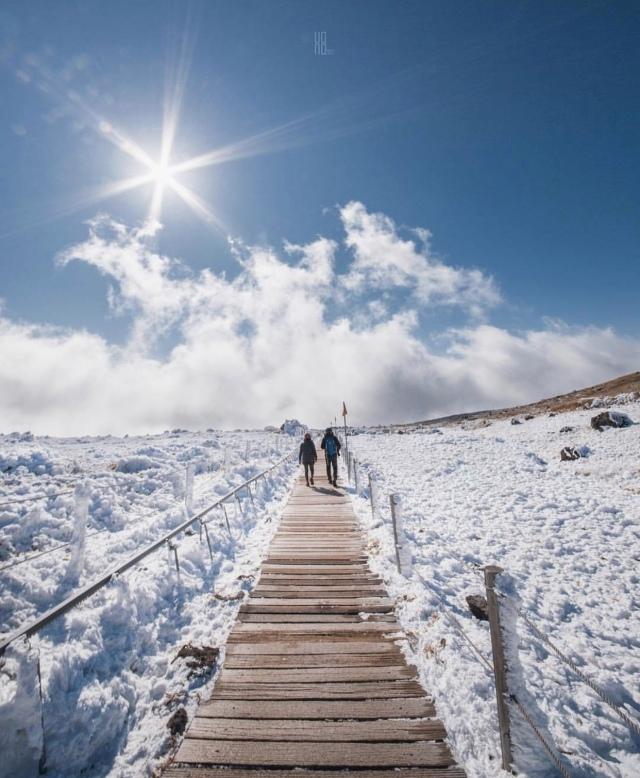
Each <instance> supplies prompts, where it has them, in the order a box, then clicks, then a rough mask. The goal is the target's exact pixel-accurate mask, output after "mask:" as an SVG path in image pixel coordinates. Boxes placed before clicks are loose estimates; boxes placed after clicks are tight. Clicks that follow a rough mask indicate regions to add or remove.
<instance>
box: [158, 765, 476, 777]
mask: <svg viewBox="0 0 640 778" xmlns="http://www.w3.org/2000/svg"><path fill="white" fill-rule="evenodd" d="M350 774H352V773H349V772H348V771H346V770H344V771H341V772H337V771H336V770H310V769H306V770H304V769H297V770H295V772H294V771H293V770H274V769H270V770H269V769H265V770H263V769H260V768H259V767H253V768H248V769H244V768H241V767H240V768H237V767H190V766H181V767H180V766H175V765H173V766H171V767H169V768H168V769H167V770H166V771H165V772H164V773H163V778H341V777H342V778H346V777H347V776H349V775H350ZM354 778H465V772H464V770H462V769H461V768H459V767H455V766H453V767H443V768H438V767H435V768H430V767H413V768H411V767H406V768H396V769H389V770H384V769H382V770H362V769H361V770H358V771H357V773H356V774H355V775H354Z"/></svg>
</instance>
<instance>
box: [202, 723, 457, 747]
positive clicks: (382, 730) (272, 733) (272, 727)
mask: <svg viewBox="0 0 640 778" xmlns="http://www.w3.org/2000/svg"><path fill="white" fill-rule="evenodd" d="M446 734H447V733H446V731H445V728H444V726H443V724H442V722H441V721H439V720H438V719H406V720H402V719H386V720H385V719H379V720H377V721H308V720H305V719H263V720H260V719H214V718H205V717H203V718H196V719H195V721H194V722H193V723H192V724H191V726H190V727H189V730H188V732H187V737H191V738H197V739H201V740H271V741H277V740H280V741H287V742H290V743H297V742H304V743H308V742H313V741H326V742H328V741H331V742H352V743H353V742H362V741H366V742H369V743H372V742H384V743H397V742H399V743H403V742H411V741H414V740H442V739H444V738H445V737H446Z"/></svg>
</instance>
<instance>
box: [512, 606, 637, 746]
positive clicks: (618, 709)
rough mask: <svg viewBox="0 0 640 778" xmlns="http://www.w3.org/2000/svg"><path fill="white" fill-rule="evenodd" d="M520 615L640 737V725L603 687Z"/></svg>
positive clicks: (522, 612) (540, 638)
mask: <svg viewBox="0 0 640 778" xmlns="http://www.w3.org/2000/svg"><path fill="white" fill-rule="evenodd" d="M518 615H519V616H520V618H521V619H522V620H523V621H524V623H525V624H526V625H527V626H528V627H529V629H530V630H531V631H532V632H533V634H534V635H535V636H536V637H537V638H538V640H540V641H541V642H542V643H544V644H545V645H546V646H548V647H549V648H550V649H551V650H552V651H553V653H554V654H555V655H556V656H557V657H558V659H560V660H561V661H562V662H564V664H566V665H567V666H568V667H569V668H570V669H571V670H572V672H573V673H574V674H575V675H577V676H578V678H579V679H580V680H581V681H582V682H583V683H586V684H587V686H589V688H590V689H592V690H593V691H594V692H595V693H596V694H597V695H598V697H600V699H601V700H602V701H603V702H604V703H605V704H606V705H608V706H609V707H610V708H611V710H613V711H614V713H616V714H617V715H618V716H619V717H620V718H621V719H622V720H623V721H624V723H625V724H626V725H627V726H628V727H629V729H630V730H631V731H632V732H635V734H636V735H640V724H638V722H637V721H634V720H633V719H632V718H631V717H630V716H628V715H627V714H626V713H625V711H624V710H623V709H622V708H621V707H620V706H619V705H618V704H617V703H616V702H615V701H614V700H613V698H612V697H611V696H610V695H609V694H607V692H605V690H604V689H603V688H602V687H601V686H599V685H598V684H597V683H596V682H595V681H594V680H593V679H592V678H590V677H589V676H588V675H586V673H584V672H582V670H581V669H580V668H579V667H578V665H577V664H576V663H575V662H574V661H573V659H571V657H569V656H567V655H566V654H565V653H563V651H562V650H561V649H560V648H558V646H557V645H556V644H555V643H554V642H553V641H552V640H551V638H550V637H549V636H548V635H545V634H544V632H542V631H541V630H539V629H538V627H536V625H535V624H534V623H533V622H532V621H531V619H530V618H529V617H528V616H527V614H526V613H525V612H524V611H523V610H522V609H519V610H518Z"/></svg>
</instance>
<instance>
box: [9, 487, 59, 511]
mask: <svg viewBox="0 0 640 778" xmlns="http://www.w3.org/2000/svg"><path fill="white" fill-rule="evenodd" d="M73 491H74V490H73V489H66V490H65V491H64V492H53V493H52V494H37V495H35V496H33V495H29V496H28V497H21V498H19V499H15V500H8V501H7V502H0V508H7V507H9V506H10V505H20V504H21V503H24V502H37V501H38V500H48V499H53V498H54V497H63V496H64V495H65V494H73Z"/></svg>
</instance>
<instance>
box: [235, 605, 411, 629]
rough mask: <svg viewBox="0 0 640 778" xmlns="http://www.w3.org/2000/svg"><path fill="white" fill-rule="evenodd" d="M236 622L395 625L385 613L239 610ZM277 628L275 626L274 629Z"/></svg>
mask: <svg viewBox="0 0 640 778" xmlns="http://www.w3.org/2000/svg"><path fill="white" fill-rule="evenodd" d="M238 621H239V622H240V623H241V624H274V625H278V624H363V623H367V624H370V623H371V622H376V623H378V622H385V623H387V624H391V623H393V624H395V623H396V617H395V616H389V615H388V614H386V613H372V614H370V615H368V617H367V618H363V617H362V616H361V615H360V612H359V611H358V612H356V613H323V612H320V613H308V612H306V611H305V612H303V613H270V612H267V613H247V611H246V610H244V609H242V608H241V609H240V612H239V613H238ZM275 628H276V629H277V628H278V627H277V626H276V627H275Z"/></svg>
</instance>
